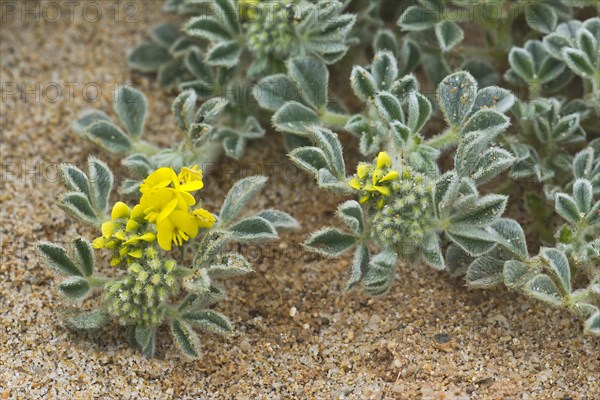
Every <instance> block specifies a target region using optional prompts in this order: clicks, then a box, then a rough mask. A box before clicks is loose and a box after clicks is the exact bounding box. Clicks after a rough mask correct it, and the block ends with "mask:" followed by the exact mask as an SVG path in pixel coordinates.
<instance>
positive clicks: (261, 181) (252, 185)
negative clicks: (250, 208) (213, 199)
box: [219, 176, 267, 225]
mask: <svg viewBox="0 0 600 400" xmlns="http://www.w3.org/2000/svg"><path fill="white" fill-rule="evenodd" d="M266 182H267V178H266V177H264V176H249V177H247V178H244V179H240V180H239V181H237V182H236V183H234V185H233V187H232V188H231V190H229V193H227V197H226V198H225V201H224V202H223V207H222V208H221V213H220V214H219V215H220V220H221V222H222V224H224V225H225V224H227V223H228V222H230V221H232V220H233V219H234V218H235V217H236V216H237V215H238V214H239V213H240V212H241V211H242V209H243V208H244V207H245V206H246V204H247V203H248V202H249V201H250V200H251V199H252V198H254V197H255V196H256V193H258V191H259V190H261V189H262V188H263V186H264V185H265V183H266Z"/></svg>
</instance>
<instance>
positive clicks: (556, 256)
mask: <svg viewBox="0 0 600 400" xmlns="http://www.w3.org/2000/svg"><path fill="white" fill-rule="evenodd" d="M540 253H541V256H542V260H544V261H545V262H544V265H545V266H546V269H548V271H549V272H550V273H551V274H552V275H553V276H554V277H556V278H558V281H559V282H560V283H561V288H562V290H563V292H565V293H570V292H571V268H570V267H569V260H567V256H565V254H564V253H563V252H561V251H559V250H556V249H553V248H543V249H542V250H541V252H540Z"/></svg>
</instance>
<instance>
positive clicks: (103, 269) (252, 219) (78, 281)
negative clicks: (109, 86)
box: [36, 158, 298, 358]
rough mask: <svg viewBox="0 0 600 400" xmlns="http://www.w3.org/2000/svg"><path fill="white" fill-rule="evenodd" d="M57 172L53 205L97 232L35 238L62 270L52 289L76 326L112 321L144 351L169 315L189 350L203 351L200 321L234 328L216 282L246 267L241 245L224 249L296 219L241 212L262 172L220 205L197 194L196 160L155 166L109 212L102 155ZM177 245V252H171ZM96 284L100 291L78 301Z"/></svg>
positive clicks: (214, 329) (273, 234)
mask: <svg viewBox="0 0 600 400" xmlns="http://www.w3.org/2000/svg"><path fill="white" fill-rule="evenodd" d="M60 177H61V180H62V181H63V183H64V184H65V186H66V187H67V189H68V190H69V192H68V193H66V194H64V195H62V196H61V197H60V199H59V206H60V207H61V208H62V209H63V210H64V211H65V212H66V213H67V214H68V215H69V216H71V217H73V218H74V219H75V220H78V221H80V222H82V223H84V224H87V225H91V226H93V227H95V228H96V229H98V237H96V238H95V239H94V240H93V241H91V242H90V240H88V239H87V238H84V237H76V238H75V239H74V240H73V241H72V243H71V246H70V247H69V248H68V249H67V248H65V247H63V246H61V245H59V244H56V243H51V242H38V243H37V245H36V248H37V252H38V254H39V255H40V256H41V259H42V260H43V261H44V263H45V264H46V265H47V266H48V267H49V268H51V269H52V270H54V271H56V272H57V273H58V274H59V275H61V276H62V279H61V281H60V283H59V284H58V291H59V292H60V293H61V294H62V295H64V297H65V298H67V299H68V300H70V301H71V302H73V303H74V305H75V308H73V307H71V308H67V309H65V311H64V316H65V318H66V321H67V323H68V324H69V325H70V326H72V327H73V328H75V329H79V330H92V329H98V328H100V327H102V326H104V325H106V324H108V323H110V322H111V321H116V322H118V323H119V324H120V325H123V326H124V327H125V328H126V331H127V337H128V339H129V341H130V342H131V343H132V344H133V345H135V346H136V347H138V348H139V349H140V351H141V352H142V354H143V355H144V356H146V357H153V356H154V355H155V350H156V332H157V330H158V329H159V328H160V326H161V325H163V324H165V323H166V324H168V325H169V328H170V332H171V336H172V337H173V340H174V342H175V343H176V345H177V347H178V348H179V349H180V350H181V351H182V352H183V353H184V354H185V355H186V356H189V357H191V358H198V357H199V356H200V340H199V338H198V334H197V331H196V328H197V329H199V330H201V331H204V332H209V333H217V334H228V333H230V332H232V330H233V326H232V324H231V322H230V321H229V319H228V318H227V317H225V316H224V315H223V314H221V313H220V312H218V311H216V310H214V309H213V306H214V305H215V304H216V303H217V302H219V301H220V300H222V299H224V297H225V293H224V291H223V289H221V288H220V287H219V286H218V285H217V284H216V282H217V281H218V280H219V279H221V278H228V277H235V276H240V275H244V274H247V273H250V272H252V268H251V266H250V263H249V262H248V261H247V260H246V259H245V258H244V257H243V256H242V255H241V254H239V253H235V252H229V251H227V244H229V243H232V242H239V243H259V242H265V241H271V240H276V239H278V232H279V231H283V230H289V229H295V228H297V227H298V223H297V222H296V220H295V219H294V218H292V217H291V216H289V215H288V214H286V213H284V212H282V211H278V210H272V209H269V210H263V211H261V212H259V213H257V214H255V215H252V216H249V217H242V218H240V214H242V213H243V211H244V209H245V208H246V206H247V203H248V201H249V200H251V198H253V197H254V196H255V195H256V194H257V193H258V192H259V191H260V190H261V189H262V188H263V186H264V185H265V184H266V181H267V179H266V178H265V177H262V176H252V177H248V178H245V179H242V180H240V181H238V182H236V183H235V184H234V185H233V187H232V188H231V190H230V192H229V193H228V195H227V197H226V198H225V201H224V203H223V206H222V208H221V211H220V212H219V213H218V214H213V213H212V212H210V211H209V210H207V209H205V208H203V207H202V204H201V202H200V201H199V200H198V199H197V197H196V192H198V191H199V190H201V189H202V188H203V186H204V182H203V176H202V170H200V169H199V168H198V167H197V166H190V167H182V168H181V169H179V170H178V171H176V170H174V169H173V168H172V167H161V168H158V169H156V170H155V171H153V172H151V173H150V174H149V175H148V176H147V177H146V178H145V179H144V181H143V183H142V184H141V185H140V188H139V190H140V194H141V196H140V198H139V202H137V203H136V204H135V205H133V206H130V205H128V204H126V203H125V202H122V201H117V202H116V203H114V205H113V206H112V209H111V211H110V215H109V214H107V213H108V211H109V195H110V193H111V189H112V186H113V175H112V173H111V171H110V169H109V168H108V167H107V165H106V164H105V163H103V162H101V161H99V160H97V159H95V158H91V159H90V160H89V163H88V169H87V173H86V172H84V171H82V170H80V169H78V168H77V167H75V166H72V165H68V164H64V165H61V167H60ZM175 248H178V249H179V250H180V255H181V257H175V255H174V254H173V253H172V252H171V250H173V249H175ZM188 249H189V250H191V252H192V257H191V259H190V257H187V254H188ZM98 264H108V265H107V266H98ZM94 294H99V296H98V299H97V300H96V301H94V302H92V304H91V305H90V306H86V305H84V302H85V300H86V299H87V298H88V297H91V296H92V295H94ZM78 308H79V309H78Z"/></svg>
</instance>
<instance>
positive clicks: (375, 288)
mask: <svg viewBox="0 0 600 400" xmlns="http://www.w3.org/2000/svg"><path fill="white" fill-rule="evenodd" d="M397 260H398V257H397V256H396V253H394V252H392V251H384V252H382V253H379V254H377V255H376V256H375V257H373V258H372V259H371V261H370V262H369V268H368V270H367V272H366V274H365V277H364V279H363V282H362V285H363V288H364V289H365V293H366V294H368V295H369V296H381V295H382V294H384V293H385V292H387V291H388V290H389V288H390V286H391V285H392V283H393V282H394V279H395V277H396V262H397Z"/></svg>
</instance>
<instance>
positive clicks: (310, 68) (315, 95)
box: [286, 58, 329, 110]
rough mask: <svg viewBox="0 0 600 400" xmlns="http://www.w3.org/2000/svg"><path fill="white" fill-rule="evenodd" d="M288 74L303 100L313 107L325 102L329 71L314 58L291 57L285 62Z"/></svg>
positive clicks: (317, 107) (321, 105)
mask: <svg viewBox="0 0 600 400" xmlns="http://www.w3.org/2000/svg"><path fill="white" fill-rule="evenodd" d="M286 65H287V69H288V76H289V77H290V78H291V79H292V80H293V81H294V82H295V83H296V84H297V85H298V89H299V90H300V93H301V94H302V97H303V98H304V100H306V101H307V102H308V104H310V105H311V106H312V107H313V108H315V109H317V110H318V109H320V108H322V107H324V106H325V105H326V104H327V85H328V83H329V71H328V70H327V67H326V66H325V64H323V63H322V62H320V61H319V60H317V59H315V58H292V59H290V60H288V62H287V63H286Z"/></svg>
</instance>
